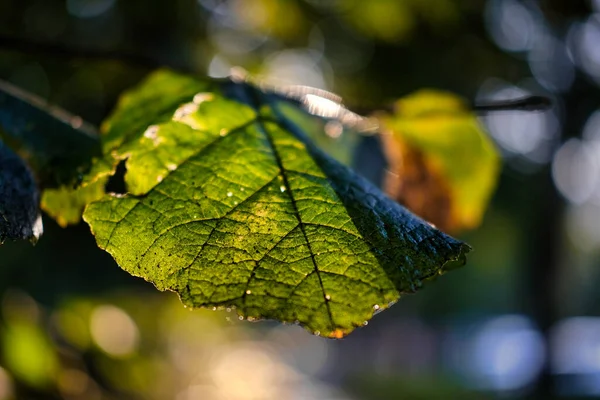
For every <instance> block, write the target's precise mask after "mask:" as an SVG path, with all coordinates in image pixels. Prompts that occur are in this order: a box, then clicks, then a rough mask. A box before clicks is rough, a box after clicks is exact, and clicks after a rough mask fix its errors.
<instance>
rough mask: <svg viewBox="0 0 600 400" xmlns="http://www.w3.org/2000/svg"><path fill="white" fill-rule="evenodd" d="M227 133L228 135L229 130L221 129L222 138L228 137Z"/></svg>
mask: <svg viewBox="0 0 600 400" xmlns="http://www.w3.org/2000/svg"><path fill="white" fill-rule="evenodd" d="M227 133H228V131H227V129H225V128H223V129H221V130H220V131H219V135H221V136H226V135H227Z"/></svg>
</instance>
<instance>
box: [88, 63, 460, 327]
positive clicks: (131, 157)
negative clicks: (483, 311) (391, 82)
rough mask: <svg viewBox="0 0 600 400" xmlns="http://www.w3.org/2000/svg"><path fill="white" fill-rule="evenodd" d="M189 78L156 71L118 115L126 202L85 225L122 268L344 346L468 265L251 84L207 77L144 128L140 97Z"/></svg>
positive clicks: (97, 208)
mask: <svg viewBox="0 0 600 400" xmlns="http://www.w3.org/2000/svg"><path fill="white" fill-rule="evenodd" d="M181 79H182V78H181V77H179V76H177V75H173V74H172V73H169V72H167V71H161V72H159V73H157V74H155V75H153V76H152V77H150V79H149V80H148V81H147V83H146V84H144V85H142V86H141V87H140V88H138V89H137V90H134V91H132V92H130V93H129V94H128V95H127V97H126V98H127V99H128V100H127V102H124V103H121V105H120V107H119V108H118V109H117V110H116V111H115V113H114V114H113V116H112V117H111V118H110V119H109V121H110V124H109V125H108V127H107V132H106V135H107V137H110V138H111V141H113V143H119V142H120V143H121V144H120V145H119V146H118V147H115V146H116V145H110V146H109V147H107V148H105V149H106V151H110V154H108V153H107V157H109V156H114V157H115V158H117V159H126V160H127V161H126V164H125V166H126V169H127V172H126V174H125V183H126V186H127V188H128V194H125V195H110V194H109V195H106V196H105V197H103V198H102V199H101V200H99V201H97V202H93V203H91V204H90V205H89V206H88V207H87V209H86V211H85V213H84V219H85V220H86V221H87V222H88V223H89V224H90V226H91V228H92V232H93V233H94V235H95V236H96V240H97V243H98V245H99V246H100V247H101V248H103V249H106V250H107V251H108V252H109V253H110V254H112V255H113V257H114V258H115V259H116V260H117V262H118V263H119V265H120V266H121V267H122V268H123V269H124V270H126V271H128V272H129V273H131V274H133V275H135V276H140V277H143V278H144V279H146V280H148V281H150V282H152V283H154V284H155V285H156V287H157V288H159V289H160V290H173V291H175V292H177V293H178V294H179V295H180V297H181V299H182V301H183V302H184V304H186V305H188V306H192V307H214V308H224V307H231V308H235V309H236V310H237V312H238V314H239V316H240V318H246V319H249V320H257V319H263V318H270V319H277V320H280V321H284V322H297V323H300V324H301V325H303V326H305V327H306V328H307V329H309V330H310V331H312V332H314V333H316V334H321V335H324V336H327V337H336V338H339V337H342V336H344V335H346V334H348V333H350V332H351V331H352V330H353V329H354V328H356V327H358V326H362V325H365V324H366V322H367V321H368V320H369V319H370V318H371V317H372V316H373V314H374V313H375V312H377V311H379V310H383V309H385V308H387V307H389V306H390V305H391V304H393V303H394V302H395V301H396V300H398V298H399V297H400V296H401V295H403V294H405V293H412V292H414V291H415V290H417V289H418V288H420V287H421V285H422V283H423V282H424V281H425V280H428V279H430V278H433V277H435V276H437V275H439V274H441V273H443V272H444V271H445V270H447V269H448V268H449V267H451V266H453V265H455V264H462V263H463V262H464V254H465V253H466V252H467V251H468V246H467V245H465V244H463V243H461V242H459V241H457V240H455V239H453V238H451V237H449V236H447V235H445V234H443V233H442V232H440V231H438V230H436V229H434V228H432V227H431V226H429V225H428V224H427V223H425V222H423V221H422V220H421V219H419V218H417V217H415V216H414V215H412V214H411V213H409V212H408V211H407V210H405V209H404V208H403V207H401V206H400V205H398V204H397V203H395V202H394V201H392V200H390V199H388V198H387V197H385V196H384V195H383V194H382V193H381V192H380V191H379V190H378V189H377V188H375V187H374V186H372V185H371V184H370V183H369V182H367V181H366V180H365V179H362V178H360V177H359V176H357V175H356V174H355V173H354V172H353V171H352V170H350V169H349V168H347V167H345V166H343V165H342V164H340V163H339V162H337V161H335V160H334V159H333V158H331V157H329V156H328V155H325V154H324V153H322V152H321V151H320V150H318V149H316V148H315V146H313V145H312V144H311V143H310V142H309V141H308V140H307V139H306V137H305V135H304V133H303V132H302V131H301V130H300V129H298V127H297V125H296V124H294V123H292V122H291V121H290V120H288V119H286V118H285V117H283V116H282V114H281V113H280V112H279V110H278V109H277V107H276V106H274V104H275V103H272V102H271V101H270V97H269V96H267V95H264V94H262V93H260V92H258V91H257V90H256V89H254V88H252V87H250V86H246V85H239V86H238V87H236V88H235V90H228V91H227V93H229V98H226V97H225V96H224V95H223V94H222V93H221V91H220V90H219V89H218V88H217V87H215V86H214V85H213V89H212V90H211V91H207V90H209V88H210V86H209V85H208V84H203V83H201V82H198V83H197V84H196V87H200V88H202V90H203V91H202V92H197V93H190V94H189V96H188V98H187V99H186V100H184V99H183V98H182V99H180V101H182V103H179V104H175V103H172V104H171V109H170V111H169V110H168V109H166V108H164V109H162V110H163V111H162V113H160V114H159V113H152V114H148V115H146V114H145V113H144V110H140V109H135V112H136V113H137V115H140V116H142V117H143V120H144V122H145V124H144V125H145V126H142V125H141V124H139V122H138V121H137V119H133V118H129V117H128V113H127V112H126V111H125V110H126V109H127V108H128V107H132V106H131V105H132V104H135V103H137V104H139V103H140V102H139V101H138V100H139V99H138V97H139V96H141V97H144V98H148V99H150V98H153V99H160V98H161V96H160V92H161V90H164V88H169V87H170V85H168V82H169V80H173V82H178V81H179V80H181ZM187 79H189V78H187ZM156 81H161V82H163V83H164V85H163V86H162V87H156V86H155V85H153V84H152V83H153V82H156ZM186 87H187V86H186ZM153 91H156V93H153ZM166 96H167V97H169V96H170V94H169V93H167V95H166ZM131 112H134V109H133V108H132V109H131ZM167 115H170V118H169V117H166V116H167ZM304 118H314V117H311V116H308V115H304ZM128 121H129V122H128ZM128 126H129V128H128ZM115 127H118V129H119V132H120V133H118V132H114V131H113V130H112V129H116V128H115ZM111 162H113V161H109V163H111Z"/></svg>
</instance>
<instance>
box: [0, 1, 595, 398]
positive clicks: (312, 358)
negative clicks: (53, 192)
mask: <svg viewBox="0 0 600 400" xmlns="http://www.w3.org/2000/svg"><path fill="white" fill-rule="evenodd" d="M160 66H169V67H172V68H176V69H179V70H182V71H186V72H189V73H194V74H198V75H201V76H205V75H209V76H212V77H224V76H227V75H229V72H230V68H231V67H233V66H241V67H243V68H244V69H246V70H248V71H250V72H251V73H252V74H256V75H258V76H261V77H263V78H269V79H274V80H277V81H279V82H283V83H298V84H306V85H311V86H315V87H319V88H323V89H328V90H331V91H333V92H335V93H338V94H340V95H341V96H342V97H343V98H344V101H345V104H346V105H348V106H349V108H350V109H355V110H372V109H377V108H378V107H384V106H386V105H388V104H390V103H391V102H392V101H393V100H395V99H397V98H399V97H401V96H404V95H406V94H409V93H410V92H412V91H414V90H417V89H421V88H438V89H444V90H449V91H453V92H455V93H457V94H459V95H461V96H463V97H464V98H466V99H467V100H470V101H484V100H490V99H505V98H513V97H518V96H520V95H523V94H527V93H535V94H541V95H546V96H548V97H550V98H552V99H553V101H554V106H553V108H552V109H551V110H549V111H546V112H537V113H535V112H534V113H528V112H505V113H497V114H488V115H486V116H482V117H481V122H482V124H484V126H485V127H486V128H487V129H488V131H489V134H490V135H491V137H492V138H493V140H494V141H495V143H496V144H497V146H498V148H499V150H500V151H501V152H502V155H503V159H504V167H503V172H502V176H501V178H500V181H499V184H498V189H497V192H496V194H495V195H494V197H493V201H492V204H491V205H490V207H489V209H488V211H487V213H486V217H485V220H484V222H483V224H482V225H481V227H480V228H478V229H477V230H475V231H472V232H470V233H468V234H466V235H464V236H463V237H462V239H464V240H466V241H467V242H468V243H470V244H471V245H472V247H473V248H474V251H473V252H472V253H471V254H469V262H468V264H467V266H466V267H464V268H462V269H459V270H456V271H453V272H452V273H450V274H447V275H445V276H443V277H442V278H440V279H438V280H437V281H436V282H433V283H430V284H429V285H428V286H427V287H426V288H425V289H424V290H423V291H421V292H419V293H418V294H417V295H414V296H408V297H406V298H404V299H401V300H400V301H399V302H398V304H396V305H395V306H394V307H392V308H391V309H390V310H388V311H386V312H384V313H382V314H379V315H377V316H376V317H375V318H374V319H373V320H371V321H370V322H369V326H368V327H366V328H364V329H359V330H357V331H356V332H354V333H353V334H352V335H350V336H349V337H348V338H346V339H344V340H340V341H333V340H326V339H323V338H319V337H315V336H312V335H310V334H308V333H307V332H305V331H303V330H302V329H301V328H299V327H296V326H283V325H280V324H277V323H272V322H261V323H248V322H242V321H238V320H237V317H236V316H235V313H234V312H232V313H227V312H226V311H223V312H220V311H217V312H213V311H211V310H195V311H189V310H186V309H184V308H183V307H182V306H181V305H180V303H179V301H178V300H177V298H176V296H175V295H174V294H172V293H160V292H158V291H156V290H155V289H154V287H153V286H152V285H151V284H148V283H146V282H144V281H142V280H141V279H136V278H133V277H130V276H129V275H128V274H127V273H125V272H123V271H121V270H120V269H119V268H118V266H117V265H116V264H115V263H114V262H113V261H112V259H111V257H110V256H109V255H108V254H106V253H104V252H103V251H101V250H99V249H98V248H97V247H96V246H95V243H94V239H93V238H92V236H91V235H90V234H89V229H88V227H87V226H86V225H85V224H82V225H79V226H76V227H72V228H68V229H61V228H59V227H58V226H57V225H56V224H55V223H54V222H53V221H52V220H51V219H49V218H45V219H44V224H45V235H44V236H43V237H42V239H41V240H40V242H39V243H38V244H37V245H36V246H35V247H33V248H32V246H31V245H30V244H29V243H20V242H19V243H5V244H4V245H2V247H1V248H0V300H1V301H0V312H1V321H0V350H1V352H0V400H2V399H92V400H93V399H177V400H188V399H207V400H212V399H215V400H238V399H239V400H242V399H244V400H245V399H257V400H263V399H265V400H268V399H336V400H337V399H340V400H341V399H356V400H360V399H365V400H370V399H450V398H460V399H494V398H539V399H549V398H591V397H599V396H600V317H599V315H600V291H598V290H597V287H598V285H599V284H600V268H598V266H599V265H598V264H599V261H600V112H599V110H600V109H599V105H600V1H599V0H568V1H567V0H522V1H521V0H369V1H364V0H363V1H361V0H321V1H319V0H230V1H219V0H169V1H166V0H160V1H159V0H157V1H148V0H144V1H142V0H66V1H64V0H1V1H0V79H4V80H7V81H9V82H11V83H13V84H15V85H18V86H20V87H22V88H24V89H26V90H29V91H31V92H33V93H36V94H38V95H40V96H42V97H43V98H46V99H48V100H49V101H51V102H53V103H56V104H59V105H61V106H62V107H64V108H66V109H68V110H70V111H72V112H74V113H76V114H80V115H82V116H83V117H84V118H85V119H87V120H89V121H90V122H93V123H95V124H99V123H100V122H101V121H102V119H103V118H104V117H105V116H106V115H107V114H108V113H109V112H110V110H111V108H112V107H113V106H114V104H115V101H116V99H117V97H118V95H119V93H121V92H122V91H123V90H125V89H127V88H129V87H131V86H132V85H134V84H136V83H137V82H139V81H140V80H141V79H143V77H144V76H145V75H146V74H147V73H149V72H150V71H152V70H153V69H155V68H157V67H160ZM372 144H373V143H370V144H369V142H368V141H367V142H366V144H365V145H364V148H365V152H367V150H368V147H369V146H372ZM365 154H366V153H365ZM360 157H361V154H360V152H359V153H358V154H357V158H360ZM371 158H372V157H371ZM379 161H380V160H379ZM373 179H375V180H377V177H374V178H373Z"/></svg>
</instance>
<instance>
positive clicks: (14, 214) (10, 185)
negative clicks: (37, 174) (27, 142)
mask: <svg viewBox="0 0 600 400" xmlns="http://www.w3.org/2000/svg"><path fill="white" fill-rule="evenodd" d="M39 197H40V195H39V192H38V189H37V186H36V184H35V181H34V179H33V176H32V175H31V172H30V171H29V169H28V168H27V167H26V166H25V164H24V163H23V160H21V159H20V158H19V156H17V155H16V154H15V153H14V152H13V151H12V150H10V149H9V148H8V147H6V146H5V145H4V143H2V142H0V243H2V242H3V241H4V240H6V239H13V240H14V239H30V240H32V241H37V239H38V238H39V236H40V235H41V234H42V230H43V229H42V220H41V217H40V215H39V211H38V203H39Z"/></svg>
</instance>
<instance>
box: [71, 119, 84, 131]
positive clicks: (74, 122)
mask: <svg viewBox="0 0 600 400" xmlns="http://www.w3.org/2000/svg"><path fill="white" fill-rule="evenodd" d="M81 125H83V120H82V119H81V117H73V118H71V126H72V127H73V129H79V128H81Z"/></svg>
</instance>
